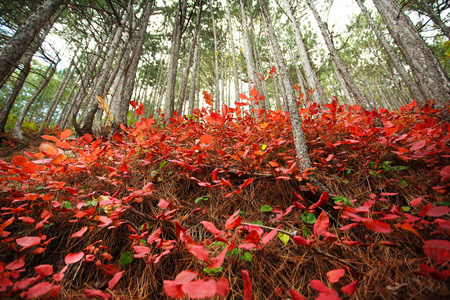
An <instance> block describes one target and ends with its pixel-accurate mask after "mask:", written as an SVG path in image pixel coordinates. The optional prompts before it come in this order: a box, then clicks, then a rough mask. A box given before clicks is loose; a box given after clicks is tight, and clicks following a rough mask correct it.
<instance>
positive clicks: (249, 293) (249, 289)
mask: <svg viewBox="0 0 450 300" xmlns="http://www.w3.org/2000/svg"><path fill="white" fill-rule="evenodd" d="M241 274H242V280H243V281H244V300H253V298H254V296H253V286H252V280H251V279H250V275H249V274H248V271H247V270H241Z"/></svg>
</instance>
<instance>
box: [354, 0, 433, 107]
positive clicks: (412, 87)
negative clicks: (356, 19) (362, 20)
mask: <svg viewBox="0 0 450 300" xmlns="http://www.w3.org/2000/svg"><path fill="white" fill-rule="evenodd" d="M356 3H358V6H359V8H360V9H361V11H362V13H363V14H364V16H365V17H366V19H367V21H368V22H369V25H370V28H372V30H373V32H374V33H375V35H376V36H377V38H378V40H379V41H380V43H381V45H382V46H383V48H384V51H386V53H387V55H388V57H389V59H390V60H391V62H392V64H393V65H394V68H395V69H396V70H397V72H398V74H400V77H401V78H402V80H403V82H404V83H405V84H406V86H407V87H408V90H409V92H410V93H411V94H412V95H413V97H414V98H416V99H417V100H419V101H423V100H425V97H424V95H423V93H422V91H421V90H420V88H419V87H418V86H417V84H416V83H415V82H414V80H413V79H412V78H411V77H410V76H409V74H408V72H407V71H406V69H405V67H404V66H403V64H402V62H401V61H400V59H399V58H398V56H397V54H396V53H395V52H394V49H392V47H391V46H390V45H389V42H388V41H387V40H386V38H385V37H384V35H383V33H382V32H381V30H380V29H379V28H378V26H377V24H376V23H375V20H374V19H373V18H372V16H371V15H370V14H369V12H368V11H367V9H366V7H365V6H364V4H363V3H362V0H356Z"/></svg>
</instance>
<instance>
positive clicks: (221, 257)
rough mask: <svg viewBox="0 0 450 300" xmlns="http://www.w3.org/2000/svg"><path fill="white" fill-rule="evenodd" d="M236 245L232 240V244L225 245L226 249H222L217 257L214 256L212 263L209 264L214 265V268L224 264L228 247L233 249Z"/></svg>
mask: <svg viewBox="0 0 450 300" xmlns="http://www.w3.org/2000/svg"><path fill="white" fill-rule="evenodd" d="M235 246H236V245H235V244H234V243H233V242H232V243H231V244H229V245H228V246H227V247H225V249H223V250H222V252H220V254H219V255H217V257H213V258H212V259H211V262H212V264H211V265H210V266H209V267H210V268H211V267H214V268H216V269H217V268H218V267H220V266H221V265H222V263H223V260H224V259H225V256H226V255H227V251H228V249H232V248H234V247H235Z"/></svg>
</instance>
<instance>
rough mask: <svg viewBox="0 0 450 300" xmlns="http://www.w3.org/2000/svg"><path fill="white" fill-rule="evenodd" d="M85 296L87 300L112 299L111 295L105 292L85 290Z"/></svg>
mask: <svg viewBox="0 0 450 300" xmlns="http://www.w3.org/2000/svg"><path fill="white" fill-rule="evenodd" d="M83 293H84V296H85V297H87V298H97V297H100V298H102V299H103V300H108V299H109V298H111V295H110V294H109V293H107V292H103V291H101V290H83Z"/></svg>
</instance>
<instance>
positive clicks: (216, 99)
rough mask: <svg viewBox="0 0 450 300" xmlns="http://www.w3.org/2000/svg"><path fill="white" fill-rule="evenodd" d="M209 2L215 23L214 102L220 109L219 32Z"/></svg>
mask: <svg viewBox="0 0 450 300" xmlns="http://www.w3.org/2000/svg"><path fill="white" fill-rule="evenodd" d="M209 4H210V5H211V19H212V25H213V34H214V73H215V74H214V77H215V78H216V82H215V88H214V95H213V99H214V103H215V104H216V105H215V106H216V111H217V110H218V109H219V104H220V99H221V98H220V79H219V48H218V47H217V45H218V43H217V33H216V20H215V19H214V9H213V1H212V0H210V1H209Z"/></svg>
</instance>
